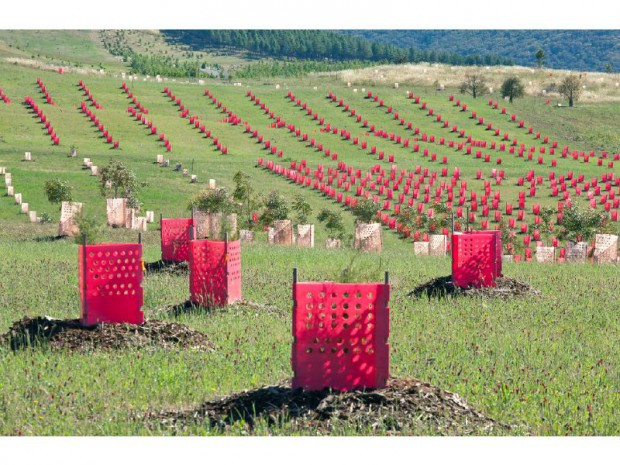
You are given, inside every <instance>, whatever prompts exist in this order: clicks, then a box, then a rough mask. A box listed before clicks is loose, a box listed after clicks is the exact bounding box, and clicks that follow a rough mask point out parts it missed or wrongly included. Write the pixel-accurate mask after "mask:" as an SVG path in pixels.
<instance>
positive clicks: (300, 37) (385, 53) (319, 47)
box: [161, 30, 514, 65]
mask: <svg viewBox="0 0 620 465" xmlns="http://www.w3.org/2000/svg"><path fill="white" fill-rule="evenodd" d="M161 32H162V33H163V34H164V35H165V36H166V38H167V40H169V41H171V42H174V43H177V44H184V45H187V46H189V47H190V48H191V49H193V50H205V49H210V48H220V49H228V50H231V51H233V50H234V51H248V52H250V53H251V54H253V55H255V57H256V58H265V57H270V58H278V59H297V60H315V61H316V60H330V61H335V62H338V61H360V62H383V63H417V62H431V63H447V64H453V65H512V64H514V61H513V60H512V59H511V58H509V57H501V56H499V55H494V54H491V53H485V54H480V53H479V52H478V51H473V52H472V53H465V54H464V53H460V52H456V51H453V50H447V49H446V50H422V49H420V48H419V47H417V46H413V45H411V46H403V45H399V44H394V43H387V42H386V41H385V40H384V39H385V37H380V39H381V40H374V39H372V40H367V38H365V37H361V36H358V35H353V34H338V33H336V32H332V31H324V30H163V31H161ZM358 32H361V31H358Z"/></svg>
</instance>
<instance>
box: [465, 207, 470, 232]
mask: <svg viewBox="0 0 620 465" xmlns="http://www.w3.org/2000/svg"><path fill="white" fill-rule="evenodd" d="M466 210H467V213H466V215H467V219H466V221H467V222H466V223H465V232H469V207H467V208H466Z"/></svg>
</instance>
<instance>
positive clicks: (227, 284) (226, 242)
mask: <svg viewBox="0 0 620 465" xmlns="http://www.w3.org/2000/svg"><path fill="white" fill-rule="evenodd" d="M224 260H225V263H224V266H225V267H226V305H228V298H229V290H230V289H229V282H228V275H229V271H228V232H226V234H225V235H224Z"/></svg>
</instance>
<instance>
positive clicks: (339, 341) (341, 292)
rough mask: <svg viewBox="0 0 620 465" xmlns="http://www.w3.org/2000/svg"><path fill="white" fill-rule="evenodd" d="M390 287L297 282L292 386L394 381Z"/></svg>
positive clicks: (360, 386)
mask: <svg viewBox="0 0 620 465" xmlns="http://www.w3.org/2000/svg"><path fill="white" fill-rule="evenodd" d="M389 298H390V285H389V284H388V282H387V274H386V282H385V283H359V284H357V283H334V282H297V279H296V270H295V271H294V279H293V344H292V359H291V362H292V368H293V372H294V377H293V387H294V388H298V387H301V388H304V389H308V390H320V389H324V388H331V389H335V390H341V391H346V390H353V389H364V388H381V387H384V386H385V384H386V382H387V379H388V377H389V345H388V338H389V332H390V328H389V319H390V311H389V307H388V302H389Z"/></svg>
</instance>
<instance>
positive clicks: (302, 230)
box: [297, 224, 314, 248]
mask: <svg viewBox="0 0 620 465" xmlns="http://www.w3.org/2000/svg"><path fill="white" fill-rule="evenodd" d="M297 245H298V246H299V247H310V248H313V247H314V225H313V224H298V225H297Z"/></svg>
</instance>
